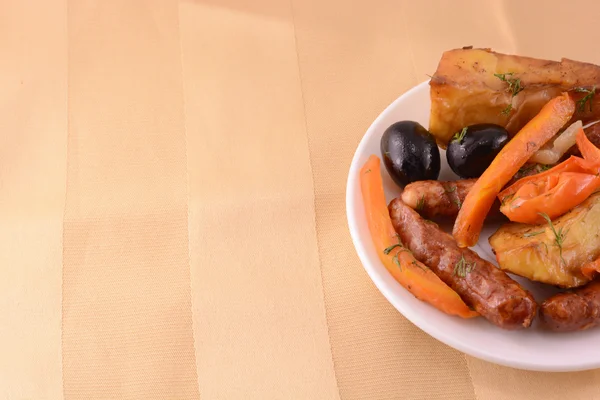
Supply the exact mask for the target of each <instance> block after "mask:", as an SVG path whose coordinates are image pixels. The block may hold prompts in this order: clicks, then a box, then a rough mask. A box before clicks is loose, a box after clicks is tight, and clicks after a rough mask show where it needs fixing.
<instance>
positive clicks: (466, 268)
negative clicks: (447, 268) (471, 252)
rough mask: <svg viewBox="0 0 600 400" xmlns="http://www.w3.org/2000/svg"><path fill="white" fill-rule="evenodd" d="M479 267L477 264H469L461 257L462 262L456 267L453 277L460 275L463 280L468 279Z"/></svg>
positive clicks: (459, 261)
mask: <svg viewBox="0 0 600 400" xmlns="http://www.w3.org/2000/svg"><path fill="white" fill-rule="evenodd" d="M476 266H477V263H475V262H473V263H468V262H467V260H465V256H464V255H461V256H460V260H458V262H457V263H456V264H455V265H454V271H453V272H452V273H453V275H455V276H456V275H458V276H460V277H461V278H464V277H466V276H467V275H468V274H469V273H470V272H471V271H473V269H474V268H475V267H476Z"/></svg>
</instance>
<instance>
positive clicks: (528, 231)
mask: <svg viewBox="0 0 600 400" xmlns="http://www.w3.org/2000/svg"><path fill="white" fill-rule="evenodd" d="M553 225H554V228H555V230H556V231H557V232H558V231H560V230H561V229H562V232H565V235H564V242H563V244H562V257H561V253H560V247H559V246H558V245H557V243H556V236H555V235H554V233H553V232H552V230H551V229H550V227H549V225H548V224H543V225H525V224H518V223H508V224H505V225H503V226H501V227H500V228H499V229H498V231H496V233H494V234H493V235H492V236H490V239H489V242H490V245H491V246H492V249H493V251H494V252H495V253H496V259H497V260H498V265H499V266H500V268H501V269H503V270H505V271H507V272H511V273H513V274H516V275H520V276H524V277H526V278H528V279H531V280H533V281H538V282H543V283H548V284H550V285H555V286H560V287H563V288H574V287H578V286H582V285H585V284H586V283H588V282H589V280H590V279H589V278H587V277H586V276H584V275H583V274H582V273H581V267H582V266H583V265H584V264H585V263H587V262H590V261H593V260H595V259H597V258H598V257H599V256H600V231H599V230H598V226H600V194H594V195H592V196H590V197H589V198H588V199H587V200H586V201H584V202H583V203H581V204H580V205H579V206H577V207H575V208H574V209H573V210H571V211H569V212H568V213H567V214H565V215H563V216H561V217H559V218H557V219H556V220H555V221H553Z"/></svg>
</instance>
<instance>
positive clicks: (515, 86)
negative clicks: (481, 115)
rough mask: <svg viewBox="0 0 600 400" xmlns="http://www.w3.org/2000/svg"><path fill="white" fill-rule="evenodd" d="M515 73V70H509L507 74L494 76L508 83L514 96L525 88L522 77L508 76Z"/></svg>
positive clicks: (509, 89)
mask: <svg viewBox="0 0 600 400" xmlns="http://www.w3.org/2000/svg"><path fill="white" fill-rule="evenodd" d="M513 74H514V72H507V73H505V74H494V76H495V77H496V78H498V79H500V80H501V81H502V82H506V83H508V91H509V92H510V93H511V95H512V97H515V96H516V95H517V94H519V92H521V91H522V90H523V89H524V87H523V86H521V79H520V78H507V76H512V75H513Z"/></svg>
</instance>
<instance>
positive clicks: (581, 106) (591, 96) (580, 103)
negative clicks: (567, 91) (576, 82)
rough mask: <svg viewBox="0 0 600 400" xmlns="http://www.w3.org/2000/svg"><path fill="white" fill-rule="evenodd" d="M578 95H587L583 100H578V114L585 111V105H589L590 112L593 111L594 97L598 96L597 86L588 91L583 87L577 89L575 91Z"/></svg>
mask: <svg viewBox="0 0 600 400" xmlns="http://www.w3.org/2000/svg"><path fill="white" fill-rule="evenodd" d="M574 90H575V91H576V92H577V93H585V94H586V95H585V96H583V97H582V98H581V99H579V100H577V102H576V104H577V112H583V111H585V105H586V104H589V108H590V112H591V111H592V100H593V99H594V95H595V94H596V86H594V87H592V89H591V90H590V89H586V88H582V87H577V88H575V89H574Z"/></svg>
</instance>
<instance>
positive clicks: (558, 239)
mask: <svg viewBox="0 0 600 400" xmlns="http://www.w3.org/2000/svg"><path fill="white" fill-rule="evenodd" d="M538 214H539V215H541V216H542V218H544V219H545V220H546V222H548V225H549V226H550V230H551V231H552V233H553V234H554V245H555V246H556V247H558V251H559V254H560V259H561V261H562V263H563V265H566V264H567V263H566V261H565V259H564V258H563V244H564V242H565V238H566V237H567V233H568V231H563V227H561V228H560V229H559V230H558V231H557V230H556V228H555V227H554V224H553V223H552V220H551V219H550V217H549V216H548V214H546V213H538Z"/></svg>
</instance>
